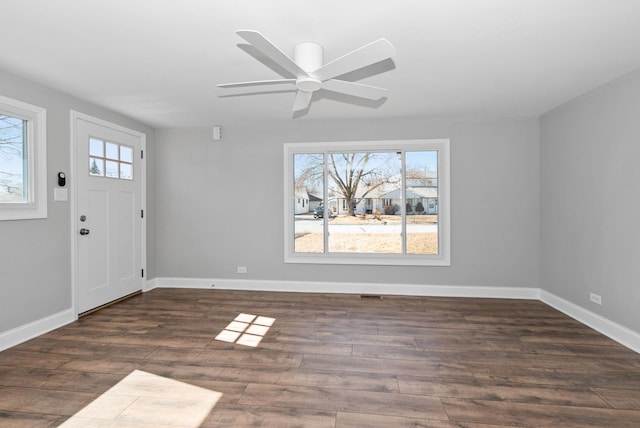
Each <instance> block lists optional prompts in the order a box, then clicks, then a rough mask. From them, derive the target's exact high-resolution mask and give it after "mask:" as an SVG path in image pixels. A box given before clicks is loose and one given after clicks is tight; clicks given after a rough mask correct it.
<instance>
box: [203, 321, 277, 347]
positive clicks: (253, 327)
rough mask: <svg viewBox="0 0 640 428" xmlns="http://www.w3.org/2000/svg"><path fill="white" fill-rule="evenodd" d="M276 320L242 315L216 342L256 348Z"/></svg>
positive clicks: (226, 328) (223, 331) (230, 324)
mask: <svg viewBox="0 0 640 428" xmlns="http://www.w3.org/2000/svg"><path fill="white" fill-rule="evenodd" d="M275 320H276V319H275V318H269V317H262V316H256V315H251V314H240V315H238V316H237V317H235V319H234V320H233V321H231V322H230V323H229V325H227V326H226V327H225V328H224V330H222V331H221V332H220V334H218V335H217V336H216V340H219V341H222V342H230V343H237V344H238V345H244V346H251V347H253V348H255V347H256V346H258V345H259V344H260V341H262V338H263V337H264V336H265V335H266V334H267V332H268V331H269V328H270V327H271V326H272V325H273V323H274V322H275Z"/></svg>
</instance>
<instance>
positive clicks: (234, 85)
mask: <svg viewBox="0 0 640 428" xmlns="http://www.w3.org/2000/svg"><path fill="white" fill-rule="evenodd" d="M295 82H296V79H277V80H254V81H252V82H236V83H220V84H218V85H216V86H217V87H218V88H239V87H243V86H258V85H279V84H283V83H295Z"/></svg>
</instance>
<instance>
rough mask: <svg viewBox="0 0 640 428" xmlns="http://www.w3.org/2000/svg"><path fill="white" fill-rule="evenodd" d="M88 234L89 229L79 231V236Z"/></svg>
mask: <svg viewBox="0 0 640 428" xmlns="http://www.w3.org/2000/svg"><path fill="white" fill-rule="evenodd" d="M89 232H90V230H89V229H84V228H82V229H80V235H88V234H89Z"/></svg>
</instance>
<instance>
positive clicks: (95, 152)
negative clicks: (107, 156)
mask: <svg viewBox="0 0 640 428" xmlns="http://www.w3.org/2000/svg"><path fill="white" fill-rule="evenodd" d="M89 155H90V156H96V157H99V158H103V157H104V141H102V140H98V139H95V138H89Z"/></svg>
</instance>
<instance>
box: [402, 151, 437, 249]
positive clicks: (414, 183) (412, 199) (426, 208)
mask: <svg viewBox="0 0 640 428" xmlns="http://www.w3.org/2000/svg"><path fill="white" fill-rule="evenodd" d="M405 161H406V174H405V188H404V191H405V201H406V206H405V209H406V211H405V212H406V216H405V219H406V229H407V253H408V254H438V209H437V206H438V152H437V151H434V150H427V151H420V152H406V153H405Z"/></svg>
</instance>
